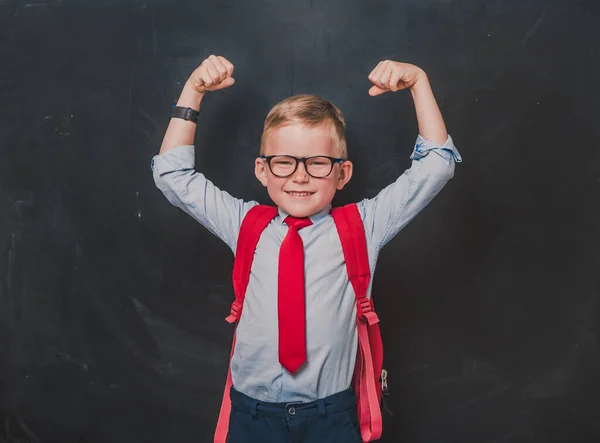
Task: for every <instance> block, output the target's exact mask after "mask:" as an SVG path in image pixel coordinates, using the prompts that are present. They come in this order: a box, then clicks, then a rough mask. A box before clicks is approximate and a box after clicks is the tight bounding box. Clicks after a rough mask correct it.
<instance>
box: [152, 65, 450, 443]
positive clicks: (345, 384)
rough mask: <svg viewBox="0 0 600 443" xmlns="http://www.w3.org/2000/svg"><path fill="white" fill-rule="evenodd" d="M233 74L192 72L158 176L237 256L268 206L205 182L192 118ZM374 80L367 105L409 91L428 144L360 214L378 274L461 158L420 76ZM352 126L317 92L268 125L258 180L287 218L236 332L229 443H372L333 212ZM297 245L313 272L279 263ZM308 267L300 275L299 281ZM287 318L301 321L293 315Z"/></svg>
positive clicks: (278, 223) (277, 227)
mask: <svg viewBox="0 0 600 443" xmlns="http://www.w3.org/2000/svg"><path fill="white" fill-rule="evenodd" d="M232 74H233V65H232V64H231V63H230V62H229V61H228V60H226V59H225V58H223V57H220V56H214V55H211V56H210V57H208V58H207V59H206V60H204V61H203V62H202V64H201V65H200V66H199V67H198V68H197V69H196V70H195V71H194V72H193V73H192V75H191V76H190V78H189V80H188V81H187V82H186V84H185V87H184V88H183V91H182V93H181V96H180V98H179V101H178V103H177V106H178V107H177V108H175V111H174V117H175V118H172V119H171V121H170V123H169V126H168V128H167V131H166V134H165V137H164V140H163V143H162V146H161V149H160V154H159V155H157V156H156V157H154V159H153V165H152V167H153V171H154V179H155V181H156V185H157V186H158V188H159V189H160V190H161V191H162V192H163V193H164V194H165V196H166V197H167V199H168V200H169V201H170V202H171V203H172V204H174V205H175V206H178V207H179V208H181V209H182V210H184V211H185V212H187V213H188V214H189V215H190V216H192V217H193V218H194V219H196V220H197V221H198V222H200V223H201V224H202V225H203V226H204V227H205V228H207V229H208V230H209V231H210V232H212V233H213V234H215V235H216V236H218V237H219V238H221V239H222V240H223V241H224V242H225V243H227V245H229V247H230V248H231V249H232V251H233V252H234V254H235V252H236V251H235V249H236V245H237V239H238V233H239V230H240V226H241V224H242V220H243V219H244V216H245V215H246V214H247V213H248V211H249V210H250V209H251V208H252V207H253V206H255V205H257V204H258V203H257V202H254V201H251V202H244V201H242V200H239V199H236V198H234V197H232V196H231V195H229V194H228V193H226V192H224V191H221V190H219V189H218V188H217V187H216V186H214V185H213V184H212V183H211V182H210V181H209V180H207V179H206V177H205V176H204V175H203V174H201V173H198V172H196V171H195V170H194V167H195V164H194V147H193V146H192V145H193V143H194V136H195V130H196V124H195V121H196V120H197V113H196V112H195V111H198V110H199V109H200V104H201V102H202V99H203V97H204V95H205V94H206V93H207V92H209V91H216V90H219V89H223V88H227V87H229V86H231V85H233V84H234V79H233V77H232ZM369 80H370V81H371V82H372V83H373V86H372V87H371V89H370V90H369V94H370V95H371V96H376V95H379V94H383V93H385V92H388V91H392V92H396V91H399V90H401V89H409V90H410V92H411V93H412V96H413V100H414V103H415V108H416V114H417V118H418V124H419V133H420V135H419V137H418V138H417V142H416V146H415V149H414V152H413V154H412V156H411V159H412V160H413V162H412V166H411V168H410V169H409V170H407V171H406V172H404V174H402V175H401V176H400V177H399V178H398V179H397V180H396V181H395V182H394V183H392V184H391V185H389V186H388V187H386V188H385V189H383V190H382V191H381V192H380V193H379V194H378V195H377V196H376V197H374V198H372V199H365V200H362V201H361V202H359V203H357V207H358V210H359V213H360V217H361V219H362V222H363V224H364V231H365V235H366V241H367V250H368V257H369V267H370V270H371V274H373V271H374V270H375V264H376V261H377V256H378V254H379V251H380V249H381V248H382V247H383V246H384V245H385V244H386V243H387V242H389V241H390V240H391V239H392V238H393V237H394V236H395V235H396V234H397V233H398V232H399V231H400V230H401V229H402V228H403V227H404V226H405V225H406V224H407V223H408V222H409V221H410V220H411V219H413V218H414V217H415V216H416V215H417V213H418V212H419V211H420V210H421V209H423V208H424V207H425V206H426V205H427V204H428V203H429V202H430V201H431V199H432V198H433V197H434V196H435V195H436V194H437V193H438V192H439V191H440V190H441V189H442V187H443V186H444V185H445V184H446V182H447V181H448V180H449V179H450V178H451V177H452V176H453V174H454V166H455V162H460V161H461V158H460V155H459V153H458V151H457V150H456V148H455V147H454V145H453V143H452V139H451V138H450V137H449V136H448V134H447V133H446V127H445V124H444V121H443V119H442V115H441V113H440V110H439V108H438V105H437V103H436V100H435V98H434V95H433V92H432V90H431V87H430V85H429V81H428V78H427V76H426V74H425V72H424V71H423V70H421V69H420V68H418V67H416V66H414V65H410V64H406V63H400V62H395V61H389V60H386V61H382V62H380V63H379V64H378V65H377V66H376V67H375V68H374V69H373V71H372V72H371V74H370V75H369ZM186 108H191V110H188V109H186ZM176 117H180V118H176ZM344 129H345V122H344V118H343V116H342V113H341V112H340V110H339V109H338V108H337V107H335V106H334V105H333V104H332V103H331V102H329V101H327V100H325V99H322V98H320V97H316V96H310V95H301V96H294V97H290V98H288V99H286V100H284V101H282V102H281V103H279V104H277V105H276V106H275V107H274V108H273V109H272V110H271V111H270V113H269V115H268V116H267V118H266V121H265V125H264V130H263V135H262V140H261V147H260V154H261V155H260V156H259V157H258V158H257V159H256V161H255V165H254V169H255V175H256V177H257V179H258V180H259V181H260V182H261V183H262V185H263V186H265V187H266V188H267V190H268V193H269V196H270V198H271V199H272V200H273V202H274V203H275V205H277V207H278V216H277V217H275V219H273V220H272V221H271V223H270V224H269V225H268V226H267V227H266V229H265V230H264V231H263V232H262V235H261V237H260V240H259V243H258V245H257V247H256V252H255V255H254V261H253V264H252V269H251V275H250V281H249V284H248V288H247V291H246V297H245V301H244V305H243V315H242V316H241V318H240V320H239V324H238V326H237V339H236V343H235V347H234V353H233V357H232V360H231V376H232V380H233V388H232V389H231V392H230V397H231V405H232V409H231V415H230V421H229V433H228V439H227V441H228V442H230V443H241V442H288V441H290V442H298V443H299V442H303V443H316V442H344V443H352V442H361V441H362V439H361V434H360V429H359V427H358V422H357V414H356V398H355V395H354V393H353V391H352V390H351V389H350V385H351V381H352V376H353V372H354V366H355V362H356V356H357V332H356V331H357V328H356V302H355V296H354V291H353V288H352V286H351V284H350V282H349V279H348V274H347V271H346V268H345V261H344V255H343V252H342V248H341V244H340V238H339V237H338V235H337V232H336V227H335V225H334V221H333V219H332V217H331V215H330V211H331V201H332V199H333V197H334V195H335V193H336V191H338V190H341V189H342V188H343V187H344V186H345V185H346V183H348V181H349V180H350V178H351V177H352V167H353V166H352V163H351V162H350V161H349V160H348V156H347V150H346V140H345V135H344ZM288 216H289V217H288ZM298 219H299V220H300V221H298ZM296 222H298V223H300V225H299V226H298V225H295V224H294V223H296ZM288 225H289V226H288ZM298 235H299V237H298ZM292 242H295V243H296V244H298V243H299V244H300V247H301V248H302V247H303V257H300V258H301V259H303V260H304V264H303V266H298V265H297V264H296V265H290V264H289V263H288V262H284V260H285V259H284V258H282V256H283V255H284V248H288V247H291V246H290V244H291V243H292ZM288 243H289V244H288ZM286 251H287V249H286ZM280 252H281V254H280ZM285 254H287V252H286V253H285ZM300 255H302V252H301V253H300ZM296 263H298V262H296ZM300 263H301V262H300ZM299 267H303V268H304V269H303V271H304V275H303V277H302V274H300V277H297V274H296V271H297V270H298V269H297V268H299ZM300 272H302V270H300ZM290 279H291V280H294V282H293V283H294V284H293V287H292V288H291V289H290V288H289V287H287V286H286V284H287V283H290V282H289V281H288V280H290ZM302 280H304V281H302ZM303 285H304V288H302V286H303ZM286 291H287V292H286ZM288 292H289V293H288ZM369 292H370V288H369ZM292 293H293V294H294V295H290V294H292ZM298 293H300V296H301V299H300V304H296V305H285V303H288V299H289V300H292V299H294V300H296V301H295V302H296V303H297V299H298ZM294 297H295V298H294ZM290 303H292V302H291V301H290ZM284 305H285V306H287V307H285V306H284ZM286 309H287V310H289V311H293V312H294V313H295V314H298V317H299V320H298V318H297V317H293V318H291V317H285V316H284V314H285V312H284V313H282V311H285V310H286ZM294 334H296V335H295V340H293V339H290V336H292V335H294ZM282 343H283V344H282Z"/></svg>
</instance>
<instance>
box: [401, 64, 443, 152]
mask: <svg viewBox="0 0 600 443" xmlns="http://www.w3.org/2000/svg"><path fill="white" fill-rule="evenodd" d="M410 92H411V93H412V96H413V101H414V103H415V110H416V112H417V121H418V123H419V133H420V134H421V137H423V138H424V139H426V140H430V141H432V142H436V143H439V144H440V145H443V144H444V143H446V140H447V139H448V133H447V132H446V124H445V123H444V118H443V117H442V113H441V111H440V108H439V106H438V104H437V101H436V100H435V96H434V95H433V91H432V90H431V85H430V84H429V79H428V78H427V75H426V74H425V72H422V75H421V77H420V78H419V79H418V80H417V82H416V83H415V85H414V86H413V87H412V88H410Z"/></svg>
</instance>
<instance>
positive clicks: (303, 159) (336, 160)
mask: <svg viewBox="0 0 600 443" xmlns="http://www.w3.org/2000/svg"><path fill="white" fill-rule="evenodd" d="M275 157H288V158H293V159H294V160H296V166H294V170H293V171H292V172H290V173H289V174H288V175H278V174H275V173H274V172H273V169H272V168H271V160H272V159H274V158H275ZM260 158H262V159H263V160H266V162H267V164H268V165H269V171H271V174H273V175H274V176H275V177H279V178H287V177H290V176H292V175H294V174H295V173H296V171H297V170H298V165H299V164H300V162H302V163H304V170H305V171H306V173H307V174H308V175H310V176H311V177H313V178H326V177H329V175H330V174H331V171H333V167H334V166H335V165H336V164H340V163H343V162H345V161H346V159H345V158H339V157H329V156H328V155H311V156H310V157H294V156H293V155H286V154H279V155H269V156H266V155H261V156H260ZM311 158H326V159H328V160H329V161H330V162H331V168H330V169H329V172H328V173H327V174H325V175H324V176H322V177H317V176H315V175H312V174H311V173H310V172H308V166H307V165H306V162H307V161H308V160H310V159H311Z"/></svg>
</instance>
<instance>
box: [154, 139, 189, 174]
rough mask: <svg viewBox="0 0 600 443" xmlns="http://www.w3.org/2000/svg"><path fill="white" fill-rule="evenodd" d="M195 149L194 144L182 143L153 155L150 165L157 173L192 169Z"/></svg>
mask: <svg viewBox="0 0 600 443" xmlns="http://www.w3.org/2000/svg"><path fill="white" fill-rule="evenodd" d="M195 162H196V151H195V150H194V145H182V146H177V147H176V148H173V149H169V150H168V151H167V152H165V153H163V154H160V155H155V156H154V157H153V158H152V162H151V163H150V167H151V168H152V170H153V171H155V172H157V173H158V174H159V175H163V174H166V173H168V172H173V171H182V170H187V169H194V165H195Z"/></svg>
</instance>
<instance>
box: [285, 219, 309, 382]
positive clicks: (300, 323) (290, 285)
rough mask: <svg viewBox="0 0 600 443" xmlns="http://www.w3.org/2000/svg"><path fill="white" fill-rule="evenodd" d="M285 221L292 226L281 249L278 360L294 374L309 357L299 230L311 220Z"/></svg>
mask: <svg viewBox="0 0 600 443" xmlns="http://www.w3.org/2000/svg"><path fill="white" fill-rule="evenodd" d="M285 222H286V223H287V225H288V226H289V229H288V233H287V235H286V236H285V238H284V239H283V242H282V243H281V249H280V250H279V283H278V284H279V292H278V298H277V309H278V313H279V318H278V321H279V362H280V363H281V364H282V366H283V367H284V368H286V369H287V370H288V371H290V373H292V374H293V373H294V372H296V370H297V369H298V368H299V367H300V366H301V365H302V363H304V361H305V360H306V302H305V300H304V244H303V243H302V238H301V237H300V234H298V231H299V230H300V229H302V228H305V227H307V226H310V225H312V222H311V221H310V219H309V218H307V217H304V218H295V217H292V216H289V217H287V218H286V219H285Z"/></svg>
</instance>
